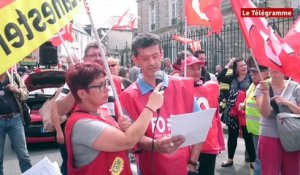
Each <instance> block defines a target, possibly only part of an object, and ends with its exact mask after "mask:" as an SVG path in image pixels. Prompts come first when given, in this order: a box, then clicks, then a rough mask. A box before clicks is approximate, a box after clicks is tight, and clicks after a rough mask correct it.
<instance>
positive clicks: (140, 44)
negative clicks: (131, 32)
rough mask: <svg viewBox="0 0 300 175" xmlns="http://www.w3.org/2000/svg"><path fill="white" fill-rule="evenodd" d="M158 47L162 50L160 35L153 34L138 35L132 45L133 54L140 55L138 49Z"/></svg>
mask: <svg viewBox="0 0 300 175" xmlns="http://www.w3.org/2000/svg"><path fill="white" fill-rule="evenodd" d="M154 45H158V46H159V49H161V40H160V38H159V36H158V35H156V34H153V33H143V34H140V35H138V36H137V37H136V38H135V39H134V41H133V42H132V44H131V49H132V53H133V55H134V56H137V55H138V49H141V48H142V49H143V48H146V47H149V46H154Z"/></svg>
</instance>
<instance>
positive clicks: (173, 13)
mask: <svg viewBox="0 0 300 175" xmlns="http://www.w3.org/2000/svg"><path fill="white" fill-rule="evenodd" d="M176 1H177V0H169V24H170V26H172V25H175V24H177V2H176Z"/></svg>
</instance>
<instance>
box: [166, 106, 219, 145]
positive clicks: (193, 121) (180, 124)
mask: <svg viewBox="0 0 300 175" xmlns="http://www.w3.org/2000/svg"><path fill="white" fill-rule="evenodd" d="M215 112H216V108H211V109H206V110H202V111H199V112H193V113H187V114H180V115H171V116H170V117H171V136H176V135H183V136H184V137H185V142H184V143H183V144H182V145H181V146H180V147H185V146H190V145H194V144H197V143H201V142H204V141H205V140H206V136H207V133H208V130H209V128H210V127H211V123H212V119H213V116H214V114H215Z"/></svg>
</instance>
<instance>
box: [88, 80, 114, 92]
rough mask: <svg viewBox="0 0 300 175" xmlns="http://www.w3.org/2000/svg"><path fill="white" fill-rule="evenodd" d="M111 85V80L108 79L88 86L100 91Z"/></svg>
mask: <svg viewBox="0 0 300 175" xmlns="http://www.w3.org/2000/svg"><path fill="white" fill-rule="evenodd" d="M109 85H110V83H109V80H108V79H106V80H105V81H104V82H102V83H100V84H99V85H93V86H88V87H87V88H88V89H90V88H98V89H99V91H100V92H103V91H104V90H105V88H107V87H108V86H109Z"/></svg>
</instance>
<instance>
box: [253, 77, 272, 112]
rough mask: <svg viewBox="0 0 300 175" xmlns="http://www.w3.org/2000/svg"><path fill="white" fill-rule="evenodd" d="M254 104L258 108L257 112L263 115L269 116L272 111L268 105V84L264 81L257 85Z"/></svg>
mask: <svg viewBox="0 0 300 175" xmlns="http://www.w3.org/2000/svg"><path fill="white" fill-rule="evenodd" d="M256 91H257V92H256V94H257V95H256V96H255V99H256V105H257V107H258V109H259V112H260V113H261V115H262V116H263V117H269V116H270V115H271V112H272V107H271V105H270V95H269V86H268V83H267V82H266V81H261V82H260V84H259V85H258V87H257V88H256Z"/></svg>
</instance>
